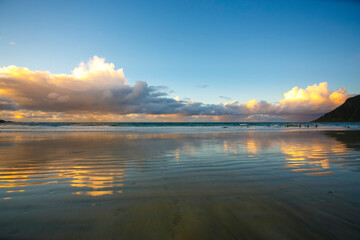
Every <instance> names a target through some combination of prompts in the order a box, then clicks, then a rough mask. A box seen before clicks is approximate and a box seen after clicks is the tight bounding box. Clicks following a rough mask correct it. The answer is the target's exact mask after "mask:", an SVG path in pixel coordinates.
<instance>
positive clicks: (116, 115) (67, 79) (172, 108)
mask: <svg viewBox="0 0 360 240" xmlns="http://www.w3.org/2000/svg"><path fill="white" fill-rule="evenodd" d="M349 96H350V95H349V94H347V93H346V90H345V89H339V90H337V91H330V90H329V89H328V86H327V83H326V82H323V83H320V84H315V85H312V86H308V87H307V88H306V89H301V88H298V87H294V88H293V89H291V90H290V91H288V92H286V93H285V94H284V98H283V99H281V100H280V101H279V103H277V104H271V103H268V102H266V101H258V100H257V99H253V100H250V101H248V102H247V103H244V104H240V103H238V102H237V101H233V102H229V103H221V104H217V105H216V104H203V103H201V102H194V101H192V100H189V101H183V100H180V99H181V98H179V97H175V98H170V97H168V95H167V92H166V91H165V90H164V88H162V87H154V86H149V85H148V84H147V83H146V82H142V81H138V82H136V83H135V84H134V85H130V84H129V83H128V82H127V80H126V78H125V75H124V72H123V69H121V68H120V69H116V68H115V65H114V64H112V63H106V62H105V59H103V58H99V57H97V56H94V57H93V58H92V59H90V60H89V61H88V62H87V63H83V62H82V63H80V65H79V66H78V67H76V68H74V70H73V71H72V72H71V74H68V75H67V74H51V73H50V72H47V71H30V70H29V69H27V68H20V67H16V66H8V67H3V68H0V114H1V116H2V118H7V119H10V120H11V119H12V120H19V119H21V120H25V121H27V120H28V121H133V120H135V121H172V120H175V121H209V120H210V121H224V120H225V121H226V120H228V121H231V120H238V121H240V120H241V121H257V120H311V119H312V118H314V117H315V116H316V117H317V116H319V115H321V114H322V113H325V112H327V111H330V110H332V109H334V108H335V107H337V106H339V105H340V104H342V103H343V102H344V101H345V100H346V99H347V98H348V97H349Z"/></svg>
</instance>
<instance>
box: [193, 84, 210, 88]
mask: <svg viewBox="0 0 360 240" xmlns="http://www.w3.org/2000/svg"><path fill="white" fill-rule="evenodd" d="M195 87H197V88H208V87H209V85H207V84H201V85H196V86H195Z"/></svg>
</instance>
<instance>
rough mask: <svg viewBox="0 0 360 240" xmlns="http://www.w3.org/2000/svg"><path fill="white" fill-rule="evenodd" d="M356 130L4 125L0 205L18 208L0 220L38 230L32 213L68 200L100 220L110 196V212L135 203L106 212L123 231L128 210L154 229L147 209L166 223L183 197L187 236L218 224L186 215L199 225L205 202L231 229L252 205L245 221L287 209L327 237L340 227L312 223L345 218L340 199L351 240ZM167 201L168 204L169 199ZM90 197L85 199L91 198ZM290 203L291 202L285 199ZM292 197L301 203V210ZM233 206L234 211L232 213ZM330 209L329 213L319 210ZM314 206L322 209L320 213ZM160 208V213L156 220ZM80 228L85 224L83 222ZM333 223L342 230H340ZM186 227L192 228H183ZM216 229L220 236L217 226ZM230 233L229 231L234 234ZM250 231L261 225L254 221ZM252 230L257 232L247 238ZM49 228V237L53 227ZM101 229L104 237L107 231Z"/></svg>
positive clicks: (288, 222) (359, 166)
mask: <svg viewBox="0 0 360 240" xmlns="http://www.w3.org/2000/svg"><path fill="white" fill-rule="evenodd" d="M359 136H360V134H359V132H355V131H354V132H350V131H344V132H341V131H330V132H297V131H292V132H285V131H265V132H261V131H249V132H241V133H208V134H207V133H202V134H189V133H169V134H156V133H154V134H145V133H141V134H122V133H99V132H95V133H94V132H93V133H91V132H82V133H64V132H62V133H61V132H59V133H35V132H32V133H31V132H30V133H20V132H14V133H2V134H1V135H0V198H1V200H0V210H1V211H2V212H3V214H4V215H5V216H7V217H8V218H9V219H12V217H13V220H12V221H10V220H9V221H8V222H3V221H1V220H0V225H1V224H2V226H3V227H0V236H3V235H4V234H3V233H4V232H7V231H10V232H11V231H15V230H11V229H13V228H16V227H15V226H18V225H17V224H20V225H19V226H21V224H24V225H23V226H26V227H23V231H22V233H23V234H30V233H31V231H36V230H34V229H33V228H31V226H30V225H29V221H30V220H29V219H28V218H26V217H25V216H32V219H33V218H35V219H37V220H36V221H35V222H36V223H37V224H40V223H44V222H50V223H51V222H53V223H54V224H55V223H56V224H61V217H59V216H57V215H58V214H60V216H61V214H64V213H59V212H60V211H64V212H66V210H65V209H68V208H71V209H77V210H76V211H75V212H74V213H66V214H75V213H76V212H77V211H80V213H76V214H77V215H76V216H82V217H83V220H81V221H86V222H88V221H90V222H94V223H95V222H97V223H98V221H100V220H101V219H100V218H99V217H98V216H99V214H100V215H101V214H103V213H102V212H103V211H105V210H104V208H103V207H99V206H102V205H101V204H104V201H106V202H107V204H108V205H106V206H108V207H107V208H106V210H109V212H111V213H113V212H114V211H115V212H116V211H117V209H128V210H129V209H132V211H130V210H129V211H128V212H126V213H125V212H124V215H121V217H119V216H116V217H115V216H113V215H111V214H110V215H111V216H110V215H109V216H106V219H108V220H107V221H110V222H111V221H113V222H116V221H118V223H119V224H120V225H119V226H121V227H118V228H116V231H119V232H121V233H122V234H126V233H127V234H129V233H130V232H133V230H131V229H132V226H133V225H126V224H125V225H122V223H123V222H122V221H123V220H121V219H123V218H122V217H124V219H125V218H126V219H129V218H130V219H133V220H132V221H133V222H136V224H140V225H141V224H142V225H141V227H142V228H145V229H144V230H143V232H144V234H145V232H146V231H147V230H146V227H147V226H149V228H150V225H151V224H150V225H149V223H148V221H149V219H148V218H149V216H150V215H144V214H149V212H150V213H152V211H155V210H156V209H157V210H156V212H157V213H156V214H160V215H161V214H162V215H161V217H159V215H156V216H155V219H153V220H150V221H154V224H155V223H158V224H159V225H156V226H163V225H164V224H165V223H164V224H161V222H162V221H165V220H166V219H167V218H168V217H169V218H172V216H173V214H174V213H173V211H174V209H178V207H175V206H173V205H172V204H175V205H176V206H177V205H178V204H185V205H184V206H186V207H185V208H184V206H182V207H181V209H182V210H181V211H180V210H179V211H180V213H179V214H180V216H181V219H186V218H188V220H187V221H185V222H181V223H178V222H177V220H176V221H175V220H174V221H175V222H176V224H175V223H174V224H175V225H176V226H177V228H178V229H182V230H181V232H180V233H178V236H181V238H183V237H193V236H198V237H206V234H205V235H201V234H204V233H205V232H209V234H210V233H211V231H212V230H211V229H212V228H211V227H209V226H208V227H209V228H208V227H206V226H202V227H204V229H207V230H204V229H203V230H202V231H203V232H199V231H200V230H196V231H195V230H194V231H190V230H189V229H188V228H189V225H188V224H191V221H195V220H194V219H197V221H199V222H198V224H206V223H207V221H210V220H204V219H203V220H201V219H200V218H201V215H196V216H195V215H192V214H190V212H192V213H195V212H197V211H200V209H202V208H204V207H205V206H207V210H206V214H205V213H201V214H205V215H206V218H205V219H211V216H213V217H214V216H215V215H213V214H219V216H218V217H216V218H214V219H213V222H212V223H211V224H210V223H209V224H210V225H216V226H218V227H219V228H220V229H223V228H222V227H224V226H222V227H221V226H219V224H220V223H221V222H224V221H225V222H227V221H229V222H227V225H226V226H225V228H226V229H227V228H229V229H232V227H233V228H234V229H237V228H236V225H234V224H235V223H240V222H242V221H243V217H245V216H243V215H244V214H245V215H246V214H247V212H249V213H248V214H249V216H246V217H245V218H247V221H249V222H246V223H243V224H245V225H247V224H255V225H256V224H259V222H258V220H256V218H257V217H256V218H254V219H253V220H251V219H252V218H253V216H258V215H259V214H260V215H261V214H262V213H266V215H267V216H269V218H270V220H269V219H268V222H266V224H268V223H270V222H272V221H273V220H274V219H277V218H280V219H278V221H279V223H281V224H283V225H284V226H283V227H287V228H290V229H291V227H292V226H295V225H296V224H297V223H298V222H299V221H300V222H301V221H305V222H304V223H303V224H305V225H306V224H310V225H312V227H310V228H309V230H308V231H309V233H308V235H307V236H309V237H314V236H317V235H316V234H315V235H312V234H313V233H314V231H315V232H316V231H320V232H321V231H324V232H323V235H321V236H325V237H329V236H334V235H332V234H333V233H331V234H330V235H327V234H328V233H327V232H326V231H328V230H326V231H325V230H324V228H323V227H322V226H320V225H321V224H320V225H317V224H315V225H314V224H313V222H312V221H315V220H314V219H318V218H320V219H321V218H322V217H323V218H324V221H325V222H326V221H329V223H328V224H330V223H331V224H332V223H333V222H338V220H339V218H340V219H342V216H339V214H338V213H337V212H336V213H335V212H334V213H332V211H335V210H334V206H336V207H337V208H339V209H341V211H342V212H343V213H342V214H344V216H343V217H344V218H351V221H352V223H351V224H345V225H344V226H341V228H343V229H345V230H346V231H345V230H344V231H345V232H347V234H348V235H347V237H349V238H350V239H351V238H352V237H353V236H356V235H357V234H358V233H359V231H358V230H356V227H354V226H356V225H357V224H358V223H357V222H356V221H354V220H353V218H355V217H357V216H355V215H356V209H357V210H358V207H359V204H358V200H360V196H359V193H357V192H358V191H356V188H357V187H356V186H358V184H359V176H358V173H359V170H360V163H359V161H358V159H359V156H360V154H359V153H360V152H359V144H358V143H359V142H360V141H359ZM334 191H336V194H333V195H331V196H333V197H334V198H331V199H330V200H329V199H328V198H327V197H329V196H328V195H329V193H333V192H334ZM164 201H165V202H166V204H170V205H169V206H167V205H166V204H165V203H164ZM324 201H325V202H324ZM340 202H341V204H340V205H339V203H340ZM280 203H281V204H280ZM84 204H85V205H86V206H87V207H84ZM87 204H89V205H87ZM159 204H160V205H159ZM163 204H165V205H163ZM186 204H190V205H186ZM279 204H280V205H279ZM319 204H320V205H319ZM30 206H31V207H30ZM285 206H287V207H286V208H284V207H285ZM289 206H298V208H299V209H297V210H296V209H292V208H291V207H289ZM54 208H57V209H58V210H55V209H54ZM228 208H229V209H232V210H231V211H230V212H228V213H226V211H225V210H226V209H228ZM303 208H304V209H303ZM314 208H315V209H316V210H314ZM323 208H325V210H324V209H323ZM19 209H26V213H27V214H30V213H31V214H30V215H22V214H20V215H19V212H18V211H19ZM41 209H46V210H47V211H52V212H53V213H54V214H55V215H54V217H53V218H51V219H48V218H49V216H46V217H44V216H42V215H41V214H40V213H41ZM50 209H51V210H50ZM81 209H82V210H81ZM90 209H97V210H96V211H95V210H90ZM275 209H277V210H275ZM24 211H25V210H24ZM71 211H72V210H71ZM71 211H70V212H71ZM89 211H90V213H93V214H95V212H96V214H95V215H94V216H92V218H90V220H89V216H88V215H87V214H90V213H89ZM124 211H125V210H124ZM187 211H190V212H187ZM224 211H225V212H224ZM234 211H235V212H239V214H240V213H241V214H242V215H241V216H243V217H241V216H240V215H239V216H238V218H236V219H232V217H234V216H233V215H234V214H235V213H234ZM268 211H270V212H268ZM274 211H275V212H277V211H280V212H281V211H284V212H287V211H290V213H291V214H294V216H292V215H291V214H290V213H286V214H284V215H282V214H280V215H279V213H276V214H274ZM105 212H106V211H105ZM324 212H326V215H322V214H324ZM79 214H80V215H79ZM126 214H128V215H126ZM189 214H190V215H189ZM207 214H210V215H209V216H207ZM254 214H255V215H254ZM289 214H290V215H289ZM314 214H316V216H313V215H314ZM332 214H333V215H332ZM205 215H204V217H205ZM260 215H259V216H260ZM288 215H289V216H288ZM41 216H42V217H41ZM56 216H57V217H56ZM95 216H96V217H95ZM216 216H217V215H216ZM329 216H334V217H331V218H329ZM335 216H336V217H335ZM156 217H159V219H158V220H156ZM73 218H74V219H77V217H75V215H74V216H72V215H71V217H70V219H73ZM153 218H154V217H153ZM175 218H176V217H175ZM248 218H250V220H249V219H248ZM283 218H284V219H283ZM288 218H289V219H288ZM15 219H16V220H15ZM164 219H165V220H164ZM189 219H190V220H189ZM219 219H221V221H220V222H219ZM224 219H225V220H224ZM304 219H307V220H304ZM120 220H121V221H120ZM200 220H201V221H200ZM343 220H344V219H342V221H343ZM18 221H20V223H18ZM59 221H60V223H59ZM74 221H75V220H74ZM79 221H80V220H79ZM145 221H146V222H145ZM179 221H180V220H179ZM189 221H190V222H189ZM204 221H205V222H204ZM346 221H349V220H346ZM34 224H35V223H34ZM88 224H89V223H88ZM98 224H99V223H98ZM134 224H135V223H134ZM179 224H180V225H179ZM181 224H182V225H181ZM221 224H222V223H221ZM263 224H265V222H264V223H263ZM336 224H339V223H336ZM75 225H76V224H75ZM100 225H102V224H100ZM175 225H174V226H175ZM255 225H254V226H255ZM54 226H55V225H54ZM174 226H173V225H171V226H169V228H168V230H161V233H162V234H163V235H164V239H166V238H168V237H169V235H167V234H170V232H171V234H173V231H174V229H175V228H174ZM179 226H181V227H179ZM260 226H262V224H260ZM33 227H34V226H33ZM36 227H38V225H36ZM153 227H154V226H153ZM30 228H31V230H30ZM252 228H253V225H249V226H247V227H246V231H248V232H249V231H250V230H251V229H252ZM295 228H296V227H295ZM312 228H314V229H313V231H312V230H311V229H312ZM24 229H25V230H24ZM35 229H36V228H35ZM186 229H187V230H186ZM249 229H250V230H249ZM349 229H350V230H349ZM185 230H186V231H185ZM19 231H20V230H19ZM37 231H39V230H37ZM41 231H44V230H41ZM53 231H55V230H51V227H49V229H48V230H47V231H45V232H46V233H47V234H53V233H54V232H53ZM74 231H75V232H76V231H78V232H82V230H81V229H80V228H79V229H77V230H74ZM114 231H115V230H114ZM149 231H150V230H149ZM179 231H180V230H179ZM233 231H234V233H233V234H234V235H235V236H238V235H239V234H240V235H241V234H243V232H238V231H240V230H233ZM291 231H293V232H295V233H294V234H298V233H299V232H303V230H301V229H293V230H291ZM334 231H335V232H337V233H339V232H341V231H339V229H337V230H334ZM15 232H16V231H15ZM89 232H91V231H89ZM250 232H251V231H250ZM96 233H98V230H96ZM185 233H187V234H190V235H183V234H185ZM200 233H201V234H200ZM16 234H18V235H16ZM16 234H15V235H12V234H11V233H9V235H8V234H5V235H4V236H5V237H6V236H11V237H14V236H15V238H16V236H20V238H21V236H24V235H21V233H20V232H19V233H18V232H16ZM139 234H140V233H139ZM179 234H180V235H179ZM198 234H200V235H198ZM211 234H212V235H211V236H213V234H215V233H211ZM224 234H225V236H226V234H227V233H224ZM252 234H255V235H256V234H260V233H257V231H255V230H254V232H253V233H252ZM267 234H270V235H269V237H270V238H276V237H277V236H278V235H277V234H278V233H276V234H275V233H273V232H272V233H267ZM302 234H303V233H302ZM160 235H161V234H160ZM160 235H154V239H156V238H158V237H159V238H161V237H160ZM255 235H251V234H250V235H249V236H248V237H254V236H255ZM44 236H45V237H44V238H46V236H49V235H44ZM59 236H61V237H66V236H65V235H59ZM209 236H210V235H209ZM222 236H223V235H222ZM286 236H290V235H286ZM99 237H101V238H103V237H104V238H106V237H105V236H104V235H99ZM138 237H141V236H138ZM40 238H42V237H40ZM70 238H71V237H70Z"/></svg>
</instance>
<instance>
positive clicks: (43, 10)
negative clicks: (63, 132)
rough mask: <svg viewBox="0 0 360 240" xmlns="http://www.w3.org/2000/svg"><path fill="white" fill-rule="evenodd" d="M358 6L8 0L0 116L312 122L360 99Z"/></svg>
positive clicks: (325, 0) (2, 7)
mask: <svg viewBox="0 0 360 240" xmlns="http://www.w3.org/2000/svg"><path fill="white" fill-rule="evenodd" d="M359 13H360V1H355V0H353V1H350V0H345V1H339V0H284V1H282V0H281V1H280V0H272V1H256V0H255V1H201V0H199V1H169V0H168V1H157V0H155V1H137V0H133V1H18V0H11V1H6V0H0V118H1V119H6V120H16V121H308V120H313V119H314V118H316V117H318V116H320V115H322V114H323V113H325V112H327V111H330V110H332V109H334V108H336V107H337V106H339V105H340V104H342V103H343V102H344V101H345V100H346V98H348V97H350V96H352V95H356V94H359V93H360V84H359V82H360V81H359V80H360V14H359Z"/></svg>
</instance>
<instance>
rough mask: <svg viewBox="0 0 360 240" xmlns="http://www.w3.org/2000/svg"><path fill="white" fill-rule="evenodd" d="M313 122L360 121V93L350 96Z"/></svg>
mask: <svg viewBox="0 0 360 240" xmlns="http://www.w3.org/2000/svg"><path fill="white" fill-rule="evenodd" d="M313 122H360V95H357V96H355V97H350V98H348V99H347V100H346V101H345V102H344V103H343V104H342V105H341V106H339V107H337V108H336V109H334V110H333V111H331V112H328V113H326V114H324V115H323V116H321V117H319V118H318V119H316V120H314V121H313Z"/></svg>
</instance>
